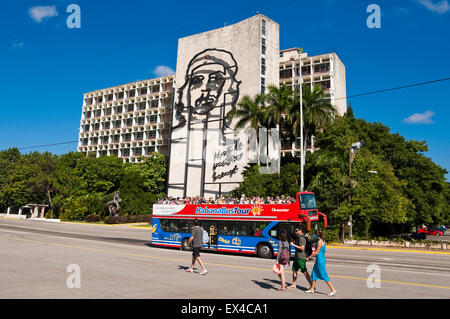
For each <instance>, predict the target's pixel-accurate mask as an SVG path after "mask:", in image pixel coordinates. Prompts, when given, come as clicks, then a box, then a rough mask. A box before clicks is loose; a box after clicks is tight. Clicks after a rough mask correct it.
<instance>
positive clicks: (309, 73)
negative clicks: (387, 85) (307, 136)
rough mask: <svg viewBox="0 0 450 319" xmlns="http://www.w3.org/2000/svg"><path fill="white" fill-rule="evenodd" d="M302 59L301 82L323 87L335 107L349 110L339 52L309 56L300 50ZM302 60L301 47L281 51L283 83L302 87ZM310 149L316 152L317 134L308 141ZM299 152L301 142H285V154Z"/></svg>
mask: <svg viewBox="0 0 450 319" xmlns="http://www.w3.org/2000/svg"><path fill="white" fill-rule="evenodd" d="M301 59H302V81H303V83H304V84H307V85H310V86H311V89H313V87H314V86H315V85H320V86H322V88H323V90H324V92H325V94H326V95H327V96H328V98H329V101H330V103H331V104H332V105H333V106H334V108H335V109H336V111H337V113H338V114H339V115H341V116H342V115H344V114H345V113H346V112H347V88H346V77H345V65H344V64H343V63H342V61H341V59H340V58H339V56H338V55H337V54H336V52H330V53H326V54H320V55H314V56H308V53H306V52H303V53H301ZM299 61H300V52H299V50H298V49H296V48H295V49H287V50H282V51H280V85H283V84H285V85H287V86H288V87H290V88H291V89H294V90H298V88H299V76H298V73H299V67H300V65H299ZM307 144H308V149H307V151H308V150H309V151H314V137H312V139H311V141H307ZM297 151H298V152H299V151H300V143H299V141H297V142H296V143H295V144H294V143H290V142H288V141H282V147H281V152H282V154H283V155H285V154H286V153H292V154H294V153H295V152H297Z"/></svg>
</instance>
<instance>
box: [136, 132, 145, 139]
mask: <svg viewBox="0 0 450 319" xmlns="http://www.w3.org/2000/svg"><path fill="white" fill-rule="evenodd" d="M143 139H144V132H137V133H136V141H142V140H143Z"/></svg>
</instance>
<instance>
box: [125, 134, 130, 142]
mask: <svg viewBox="0 0 450 319" xmlns="http://www.w3.org/2000/svg"><path fill="white" fill-rule="evenodd" d="M124 141H125V142H129V141H131V133H127V134H125V135H124Z"/></svg>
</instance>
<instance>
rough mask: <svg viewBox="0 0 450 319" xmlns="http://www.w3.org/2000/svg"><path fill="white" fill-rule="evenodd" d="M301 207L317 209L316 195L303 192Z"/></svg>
mask: <svg viewBox="0 0 450 319" xmlns="http://www.w3.org/2000/svg"><path fill="white" fill-rule="evenodd" d="M300 196H301V198H300V201H301V202H300V208H301V209H316V208H317V205H316V195H314V194H302V195H300Z"/></svg>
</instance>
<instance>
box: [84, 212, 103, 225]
mask: <svg viewBox="0 0 450 319" xmlns="http://www.w3.org/2000/svg"><path fill="white" fill-rule="evenodd" d="M84 221H85V222H88V223H96V222H98V221H100V216H98V215H95V214H89V215H87V216H86V218H85V219H84Z"/></svg>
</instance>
